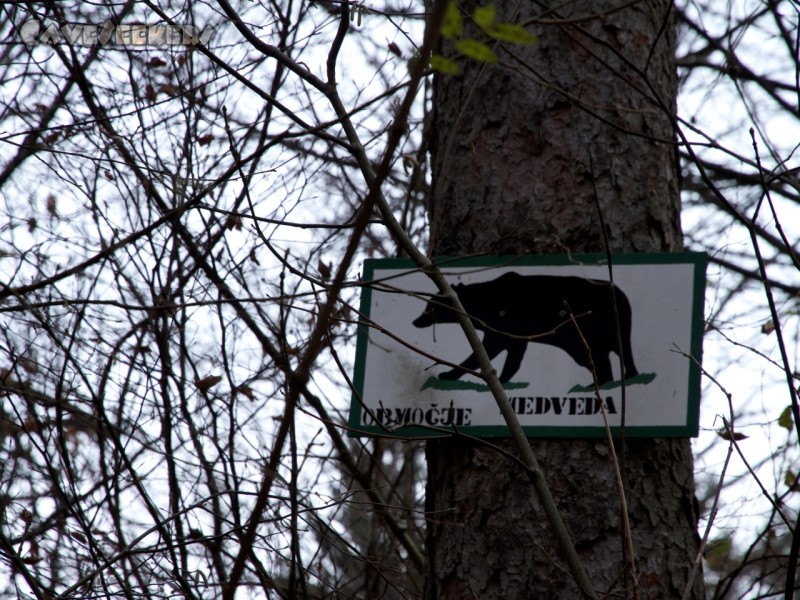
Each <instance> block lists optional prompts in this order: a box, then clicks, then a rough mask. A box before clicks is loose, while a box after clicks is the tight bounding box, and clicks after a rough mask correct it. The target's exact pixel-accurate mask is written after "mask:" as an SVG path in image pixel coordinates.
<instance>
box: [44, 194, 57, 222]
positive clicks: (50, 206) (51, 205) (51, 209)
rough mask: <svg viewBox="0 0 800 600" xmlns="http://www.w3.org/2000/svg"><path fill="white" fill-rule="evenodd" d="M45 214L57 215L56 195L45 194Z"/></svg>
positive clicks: (54, 216) (55, 216)
mask: <svg viewBox="0 0 800 600" xmlns="http://www.w3.org/2000/svg"><path fill="white" fill-rule="evenodd" d="M47 214H49V215H50V216H51V217H53V218H57V217H58V208H57V207H56V197H55V196H54V195H53V194H50V195H48V196H47Z"/></svg>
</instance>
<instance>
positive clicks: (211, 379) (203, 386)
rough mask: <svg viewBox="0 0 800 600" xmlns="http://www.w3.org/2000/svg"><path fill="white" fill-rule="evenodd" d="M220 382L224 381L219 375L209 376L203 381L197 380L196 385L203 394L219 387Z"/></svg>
mask: <svg viewBox="0 0 800 600" xmlns="http://www.w3.org/2000/svg"><path fill="white" fill-rule="evenodd" d="M220 381H222V377H220V376H219V375H209V376H208V377H203V378H202V379H195V380H194V385H195V387H196V388H197V389H198V390H200V391H201V392H205V391H207V390H210V389H211V388H212V387H214V386H215V385H217V384H218V383H219V382H220Z"/></svg>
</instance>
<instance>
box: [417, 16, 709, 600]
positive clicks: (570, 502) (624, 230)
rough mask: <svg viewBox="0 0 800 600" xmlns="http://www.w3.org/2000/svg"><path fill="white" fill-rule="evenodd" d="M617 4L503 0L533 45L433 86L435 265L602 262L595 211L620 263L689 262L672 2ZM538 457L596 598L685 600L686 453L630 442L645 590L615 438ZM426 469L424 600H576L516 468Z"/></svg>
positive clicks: (546, 449)
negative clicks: (677, 257)
mask: <svg viewBox="0 0 800 600" xmlns="http://www.w3.org/2000/svg"><path fill="white" fill-rule="evenodd" d="M617 5H618V3H612V2H602V3H598V2H585V3H584V2H576V3H567V4H564V3H558V4H557V6H558V8H557V9H555V10H554V11H549V10H547V9H545V8H543V5H542V4H534V3H505V4H503V3H498V4H497V20H498V21H504V22H514V23H518V24H525V23H528V24H530V25H528V26H527V28H528V30H529V31H531V32H533V33H535V34H536V35H537V36H538V37H539V40H540V41H539V42H538V43H537V44H536V45H533V46H529V47H522V46H515V45H506V46H505V48H503V49H501V48H496V51H497V53H498V56H499V57H500V62H499V63H497V64H493V65H487V64H484V63H479V62H477V61H474V60H461V61H460V63H461V65H462V67H463V72H462V75H460V76H457V77H454V76H438V77H437V82H436V87H435V93H434V133H433V139H432V150H431V153H432V164H433V166H432V170H433V185H434V191H433V194H432V197H431V205H430V207H429V208H430V216H431V247H430V251H431V254H433V255H451V256H454V255H463V254H471V253H487V254H503V255H517V254H525V253H536V254H540V253H580V252H603V251H604V249H605V246H604V236H603V231H602V228H601V226H600V218H599V216H598V213H599V211H600V212H601V213H602V217H603V220H604V221H605V224H606V229H607V231H606V235H607V239H608V243H609V245H610V247H611V249H612V251H614V252H660V251H679V250H681V248H682V243H681V234H680V223H679V195H678V179H679V175H678V168H677V164H676V152H675V144H674V143H673V140H674V134H673V124H672V120H671V118H670V117H671V115H674V111H675V95H676V85H677V84H676V75H675V67H674V63H673V54H674V31H673V26H672V20H671V19H670V18H669V16H668V12H669V6H670V3H669V2H668V1H666V0H658V1H650V2H643V3H633V4H630V5H623V8H619V9H618V10H616V11H614V10H612V9H614V8H616V7H617ZM460 7H461V8H462V9H463V10H464V11H466V13H467V14H471V12H472V9H473V8H474V6H473V5H465V4H463V3H462V4H460ZM513 11H517V12H513ZM464 35H465V36H466V37H474V38H477V39H485V38H481V34H480V32H478V31H477V30H476V29H475V28H472V29H470V28H469V27H467V28H466V29H465V34H464ZM448 44H450V42H448V41H445V43H444V47H443V50H442V51H443V53H445V54H449V52H448ZM450 45H452V44H450ZM598 204H599V211H598ZM498 445H500V446H502V447H503V448H505V449H506V450H509V451H512V452H513V449H512V448H511V447H510V445H509V443H508V442H500V443H499V444H498ZM533 447H534V451H535V452H536V454H537V457H538V459H539V461H541V464H542V467H543V469H544V472H545V476H546V477H547V479H548V481H549V483H550V486H551V488H552V489H553V492H554V495H555V496H556V498H557V500H558V502H559V508H560V510H561V511H562V513H563V516H564V519H565V522H566V524H567V527H568V529H569V530H570V532H571V534H572V536H573V538H574V541H575V544H576V546H577V548H578V550H579V553H580V556H581V558H582V560H583V561H584V564H585V565H586V568H587V570H588V571H589V574H590V577H591V578H592V581H593V583H594V585H595V589H596V590H597V592H598V594H599V595H600V597H605V596H609V597H617V598H619V597H629V598H633V597H639V598H654V599H655V598H658V599H663V598H680V597H681V596H682V594H683V592H684V589H685V588H686V586H687V582H688V577H689V574H690V573H691V571H692V566H693V562H694V560H695V557H696V553H697V549H698V544H699V538H698V536H697V529H696V528H697V512H696V508H695V502H694V487H693V476H692V455H691V448H690V443H689V440H687V439H658V440H634V441H627V442H626V443H625V444H624V463H623V480H624V483H625V489H626V492H627V502H628V513H629V516H630V524H631V528H632V538H633V545H634V550H635V558H636V574H635V575H636V581H637V582H638V591H637V587H636V585H635V584H634V580H633V578H632V577H630V576H629V574H628V575H626V569H625V565H626V563H625V558H624V551H623V547H624V541H623V539H622V537H621V527H620V524H621V519H620V499H619V496H618V493H617V489H616V486H615V484H614V470H613V465H612V462H611V458H610V450H609V448H608V444H607V442H606V441H605V440H602V441H601V440H570V441H536V442H534V443H533ZM617 449H618V452H619V451H620V450H622V448H621V444H617ZM427 456H428V471H429V474H428V491H427V493H428V498H427V502H428V510H429V511H430V512H429V518H430V521H429V537H428V558H429V567H428V581H427V584H426V594H427V596H428V598H429V599H430V600H432V599H434V598H435V599H439V598H442V599H445V598H452V599H459V600H462V599H465V598H480V599H481V600H491V599H495V598H497V599H499V598H502V599H504V600H515V599H520V598H579V597H580V593H579V591H578V588H577V586H576V585H575V584H574V582H573V581H572V580H571V578H570V577H569V575H568V574H567V573H566V571H565V569H564V567H563V560H562V557H561V556H560V555H559V552H558V550H557V547H556V546H555V544H554V542H553V539H552V536H551V534H550V532H549V530H548V526H547V523H546V521H545V518H544V515H543V514H542V511H541V510H540V508H539V506H538V503H537V500H536V498H535V495H534V493H533V490H532V488H531V485H530V483H529V480H528V479H527V477H526V475H525V473H523V472H522V470H521V469H520V468H519V467H518V466H517V465H515V464H513V463H512V462H511V461H509V460H507V459H505V458H503V457H502V456H501V455H500V454H499V453H497V452H495V451H493V450H491V449H487V448H485V447H479V446H475V445H473V444H471V443H469V442H465V441H463V440H446V441H437V442H430V443H429V445H428V449H427ZM702 596H703V584H702V576H698V577H697V580H696V581H695V582H694V585H693V587H692V591H691V595H690V597H691V598H701V597H702Z"/></svg>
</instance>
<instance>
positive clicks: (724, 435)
mask: <svg viewBox="0 0 800 600" xmlns="http://www.w3.org/2000/svg"><path fill="white" fill-rule="evenodd" d="M717 435H718V436H719V437H721V438H722V439H723V440H728V441H730V440H731V433H730V431H729V430H727V429H725V430H724V431H718V432H717ZM748 437H750V436H749V435H745V434H743V433H739V432H738V431H735V432H734V433H733V439H734V440H736V441H737V442H738V441H739V440H746V439H747V438H748Z"/></svg>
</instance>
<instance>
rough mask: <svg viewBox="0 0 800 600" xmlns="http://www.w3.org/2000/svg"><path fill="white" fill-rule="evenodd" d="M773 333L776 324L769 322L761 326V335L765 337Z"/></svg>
mask: <svg viewBox="0 0 800 600" xmlns="http://www.w3.org/2000/svg"><path fill="white" fill-rule="evenodd" d="M773 331H775V322H774V321H772V320H769V321H767V322H766V323H764V324H763V325H762V326H761V333H763V334H764V335H769V334H770V333H772V332H773Z"/></svg>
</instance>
